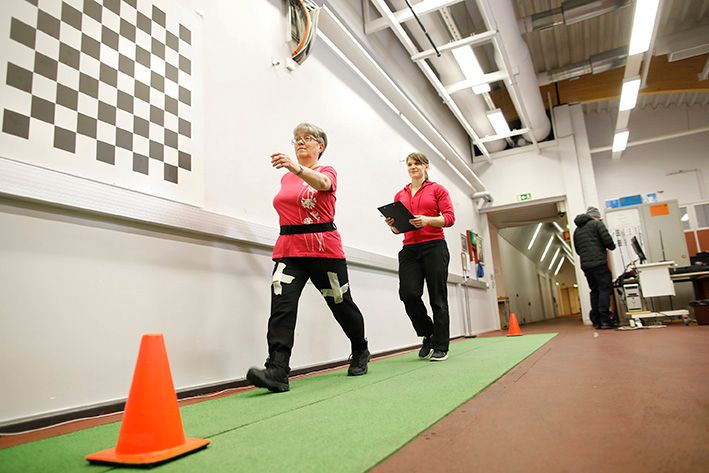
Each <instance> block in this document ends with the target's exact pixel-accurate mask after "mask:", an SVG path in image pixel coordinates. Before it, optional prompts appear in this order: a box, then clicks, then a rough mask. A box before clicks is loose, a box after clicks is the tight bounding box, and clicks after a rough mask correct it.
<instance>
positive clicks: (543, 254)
mask: <svg viewBox="0 0 709 473" xmlns="http://www.w3.org/2000/svg"><path fill="white" fill-rule="evenodd" d="M552 241H554V235H552V236H550V237H549V241H548V242H547V246H545V247H544V253H542V257H541V258H540V259H539V262H540V263H541V262H542V261H544V258H545V257H546V255H547V251H549V247H550V246H551V242H552Z"/></svg>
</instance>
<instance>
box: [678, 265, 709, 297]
mask: <svg viewBox="0 0 709 473" xmlns="http://www.w3.org/2000/svg"><path fill="white" fill-rule="evenodd" d="M670 279H672V282H691V283H692V288H693V289H694V299H695V300H702V299H709V268H707V269H706V270H704V271H696V272H693V273H678V274H670Z"/></svg>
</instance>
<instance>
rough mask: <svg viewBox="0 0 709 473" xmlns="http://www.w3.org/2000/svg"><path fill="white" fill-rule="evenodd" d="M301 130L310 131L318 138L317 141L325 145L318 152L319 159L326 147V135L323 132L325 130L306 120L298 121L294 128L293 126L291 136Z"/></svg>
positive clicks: (301, 131)
mask: <svg viewBox="0 0 709 473" xmlns="http://www.w3.org/2000/svg"><path fill="white" fill-rule="evenodd" d="M303 132H305V133H310V134H311V135H313V136H314V137H315V138H316V139H317V140H318V142H319V143H322V144H323V145H324V146H325V147H324V148H323V150H322V153H320V156H318V159H320V158H321V157H322V155H323V154H325V149H326V148H327V135H326V134H325V130H323V129H322V128H320V127H319V126H317V125H313V124H312V123H308V122H303V123H299V124H298V125H297V126H296V127H295V128H293V136H296V135H297V134H298V133H303Z"/></svg>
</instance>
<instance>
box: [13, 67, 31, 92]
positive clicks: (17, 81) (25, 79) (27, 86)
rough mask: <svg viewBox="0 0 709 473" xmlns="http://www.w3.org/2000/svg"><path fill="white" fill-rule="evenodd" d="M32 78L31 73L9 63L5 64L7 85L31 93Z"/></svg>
mask: <svg viewBox="0 0 709 473" xmlns="http://www.w3.org/2000/svg"><path fill="white" fill-rule="evenodd" d="M32 77H34V74H32V71H28V70H27V69H25V68H24V67H20V66H16V65H15V64H13V63H11V62H8V63H7V85H9V86H12V87H15V88H17V89H20V90H24V91H25V92H28V93H32Z"/></svg>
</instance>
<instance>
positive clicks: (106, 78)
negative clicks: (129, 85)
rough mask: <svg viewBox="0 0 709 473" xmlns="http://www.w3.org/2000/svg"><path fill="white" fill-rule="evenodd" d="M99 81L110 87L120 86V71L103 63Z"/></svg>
mask: <svg viewBox="0 0 709 473" xmlns="http://www.w3.org/2000/svg"><path fill="white" fill-rule="evenodd" d="M99 80H100V81H101V82H105V83H106V84H108V85H111V86H113V87H117V86H118V71H117V70H115V69H114V68H112V67H111V66H108V65H106V64H104V63H101V70H100V72H99Z"/></svg>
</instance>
